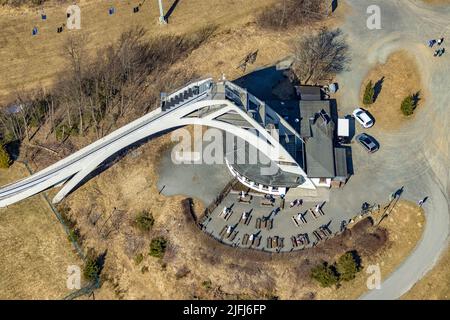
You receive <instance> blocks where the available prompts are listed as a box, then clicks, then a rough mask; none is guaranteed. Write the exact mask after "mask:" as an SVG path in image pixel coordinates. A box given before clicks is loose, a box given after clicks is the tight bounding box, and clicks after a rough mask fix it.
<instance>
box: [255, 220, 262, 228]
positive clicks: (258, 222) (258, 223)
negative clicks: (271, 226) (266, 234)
mask: <svg viewBox="0 0 450 320" xmlns="http://www.w3.org/2000/svg"><path fill="white" fill-rule="evenodd" d="M261 223H262V221H261V218H258V219H256V225H255V227H256V229H261Z"/></svg>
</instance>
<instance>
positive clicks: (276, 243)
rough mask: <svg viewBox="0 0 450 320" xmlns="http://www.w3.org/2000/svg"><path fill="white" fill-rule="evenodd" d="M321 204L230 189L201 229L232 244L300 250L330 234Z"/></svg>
mask: <svg viewBox="0 0 450 320" xmlns="http://www.w3.org/2000/svg"><path fill="white" fill-rule="evenodd" d="M284 204H286V205H284ZM324 207H325V202H324V201H319V202H312V201H310V200H309V199H306V200H304V199H289V200H288V199H282V198H279V197H277V198H275V197H271V196H267V195H262V194H255V193H252V194H250V193H249V192H245V191H233V190H232V191H230V192H229V193H228V194H227V195H226V196H224V198H223V200H222V201H221V203H220V204H218V206H217V207H216V208H215V209H213V210H211V211H210V213H209V214H208V216H207V217H205V218H204V220H203V221H204V223H203V224H202V230H203V231H205V232H206V233H207V234H209V235H210V236H211V237H213V238H215V239H217V240H218V241H220V242H222V243H224V244H226V245H230V246H233V247H242V248H246V249H256V250H262V251H268V252H289V251H293V250H302V249H305V248H308V247H312V246H313V245H316V244H318V243H319V242H320V241H323V240H325V239H328V238H330V237H331V236H332V235H333V233H334V232H333V231H332V230H330V222H329V221H327V220H326V219H327V214H326V213H325V211H324ZM327 223H328V224H327ZM286 239H290V241H285V240H286Z"/></svg>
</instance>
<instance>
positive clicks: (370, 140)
mask: <svg viewBox="0 0 450 320" xmlns="http://www.w3.org/2000/svg"><path fill="white" fill-rule="evenodd" d="M356 141H358V142H359V143H360V144H361V145H362V146H363V147H364V149H366V151H367V152H369V153H374V152H376V151H378V149H379V148H380V147H379V144H378V142H377V140H375V138H374V137H371V136H369V135H368V134H365V133H361V134H359V135H357V136H356Z"/></svg>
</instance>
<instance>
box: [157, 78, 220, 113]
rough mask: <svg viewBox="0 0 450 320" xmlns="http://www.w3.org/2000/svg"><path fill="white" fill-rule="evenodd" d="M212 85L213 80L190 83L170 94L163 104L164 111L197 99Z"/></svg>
mask: <svg viewBox="0 0 450 320" xmlns="http://www.w3.org/2000/svg"><path fill="white" fill-rule="evenodd" d="M211 87H212V81H206V82H202V83H200V84H199V83H194V84H190V85H188V86H186V87H184V88H182V89H180V90H178V91H176V92H174V93H172V94H170V95H168V96H167V97H166V98H165V100H164V101H162V104H161V110H162V111H168V110H170V109H171V108H174V107H179V106H181V105H184V104H186V103H188V102H191V101H193V100H196V99H197V98H199V97H200V96H202V95H204V94H205V93H207V92H208V91H209V90H210V89H211Z"/></svg>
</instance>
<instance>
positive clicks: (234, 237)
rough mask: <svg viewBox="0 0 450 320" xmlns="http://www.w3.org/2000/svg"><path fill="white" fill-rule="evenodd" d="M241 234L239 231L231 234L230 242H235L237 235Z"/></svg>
mask: <svg viewBox="0 0 450 320" xmlns="http://www.w3.org/2000/svg"><path fill="white" fill-rule="evenodd" d="M238 233H239V231H237V230H234V231H233V232H231V235H230V236H229V237H228V240H229V241H234V239H236V236H237V234H238Z"/></svg>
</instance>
